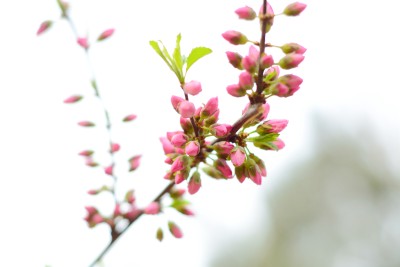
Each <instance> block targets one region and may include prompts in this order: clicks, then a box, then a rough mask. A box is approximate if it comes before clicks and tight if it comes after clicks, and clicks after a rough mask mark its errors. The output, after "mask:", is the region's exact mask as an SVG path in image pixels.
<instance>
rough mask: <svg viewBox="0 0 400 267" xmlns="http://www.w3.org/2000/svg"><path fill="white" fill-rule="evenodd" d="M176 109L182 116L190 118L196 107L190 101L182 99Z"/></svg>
mask: <svg viewBox="0 0 400 267" xmlns="http://www.w3.org/2000/svg"><path fill="white" fill-rule="evenodd" d="M178 111H179V114H181V116H182V117H184V118H191V117H193V115H194V112H195V111H196V108H195V107H194V104H193V103H192V102H189V101H186V100H184V101H182V102H181V103H180V104H179V107H178Z"/></svg>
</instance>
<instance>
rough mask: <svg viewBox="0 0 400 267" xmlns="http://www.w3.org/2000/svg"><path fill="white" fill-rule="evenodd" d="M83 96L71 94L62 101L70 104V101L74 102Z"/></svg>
mask: <svg viewBox="0 0 400 267" xmlns="http://www.w3.org/2000/svg"><path fill="white" fill-rule="evenodd" d="M82 98H83V96H81V95H72V96H70V97H68V98H66V99H64V103H65V104H72V103H76V102H78V101H79V100H81V99H82Z"/></svg>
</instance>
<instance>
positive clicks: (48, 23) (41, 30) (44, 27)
mask: <svg viewBox="0 0 400 267" xmlns="http://www.w3.org/2000/svg"><path fill="white" fill-rule="evenodd" d="M52 24H53V22H52V21H51V20H46V21H43V22H42V24H40V27H39V29H38V30H37V32H36V35H41V34H42V33H44V32H45V31H47V30H48V29H49V28H50V27H51V25H52Z"/></svg>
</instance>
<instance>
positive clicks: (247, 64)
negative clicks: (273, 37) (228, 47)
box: [242, 56, 257, 73]
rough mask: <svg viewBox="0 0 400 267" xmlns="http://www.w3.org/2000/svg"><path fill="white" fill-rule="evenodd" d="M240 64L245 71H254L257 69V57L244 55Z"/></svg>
mask: <svg viewBox="0 0 400 267" xmlns="http://www.w3.org/2000/svg"><path fill="white" fill-rule="evenodd" d="M242 66H243V68H244V69H245V70H246V71H248V72H250V73H254V72H256V71H257V59H256V60H254V59H253V58H251V57H250V56H245V57H244V58H243V60H242Z"/></svg>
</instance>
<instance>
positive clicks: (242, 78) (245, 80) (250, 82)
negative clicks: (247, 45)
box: [239, 71, 254, 89]
mask: <svg viewBox="0 0 400 267" xmlns="http://www.w3.org/2000/svg"><path fill="white" fill-rule="evenodd" d="M239 86H240V87H242V88H244V89H251V88H253V86H254V79H253V75H251V74H250V73H249V72H247V71H244V72H242V73H240V75H239Z"/></svg>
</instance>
